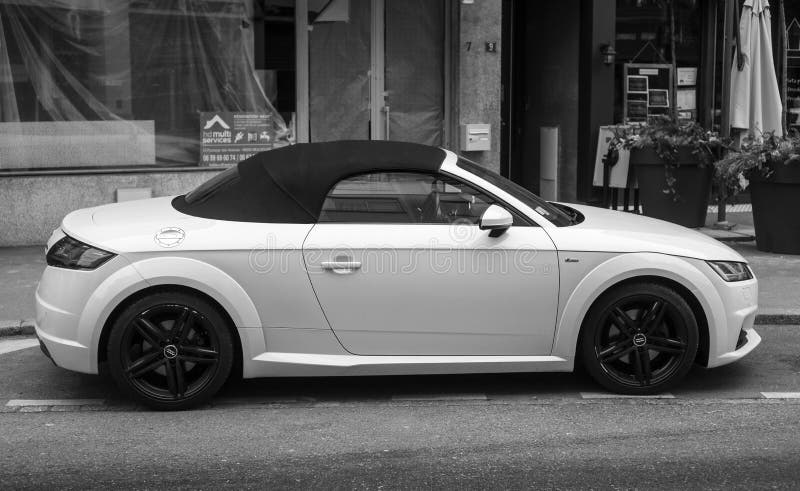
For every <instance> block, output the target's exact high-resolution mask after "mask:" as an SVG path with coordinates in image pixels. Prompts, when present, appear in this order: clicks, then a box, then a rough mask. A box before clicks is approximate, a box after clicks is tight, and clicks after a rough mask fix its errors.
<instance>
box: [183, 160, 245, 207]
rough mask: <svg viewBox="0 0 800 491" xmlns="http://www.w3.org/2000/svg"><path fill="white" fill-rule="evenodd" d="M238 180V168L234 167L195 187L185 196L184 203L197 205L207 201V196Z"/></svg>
mask: <svg viewBox="0 0 800 491" xmlns="http://www.w3.org/2000/svg"><path fill="white" fill-rule="evenodd" d="M238 178H239V166H237V165H234V166H233V167H231V168H230V169H226V170H224V171H222V172H220V173H219V174H217V175H216V176H214V177H212V178H211V179H209V180H208V181H206V182H204V183H203V184H201V185H199V186H197V187H196V188H195V189H193V190H192V191H189V193H188V194H187V195H186V198H185V199H186V202H187V203H189V204H191V203H198V202H200V201H203V200H205V199H207V198H208V197H209V196H211V195H212V194H214V192H215V191H216V190H217V189H219V188H221V187H223V186H225V185H226V184H228V183H229V182H232V181H234V180H236V179H238Z"/></svg>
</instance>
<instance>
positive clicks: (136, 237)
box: [61, 196, 215, 253]
mask: <svg viewBox="0 0 800 491" xmlns="http://www.w3.org/2000/svg"><path fill="white" fill-rule="evenodd" d="M172 199H173V197H172V196H169V197H164V198H152V199H143V200H136V201H125V202H123V203H112V204H109V205H102V206H96V207H93V208H84V209H82V210H77V211H74V212H72V213H70V214H69V215H67V216H66V217H64V220H63V221H62V223H61V229H62V230H63V231H64V233H66V234H67V235H70V236H72V237H74V238H76V239H78V240H81V241H83V242H86V243H88V244H92V245H95V246H97V247H101V248H103V249H106V250H109V251H111V252H116V253H119V252H125V251H131V250H154V249H160V248H163V247H165V246H163V245H161V244H159V243H158V242H157V239H156V236H157V234H159V233H161V232H162V231H163V235H164V239H165V240H164V241H163V242H164V243H165V244H169V245H170V246H171V247H173V246H172V245H171V244H172V243H173V242H174V241H175V240H176V234H181V233H183V234H187V235H188V232H190V231H191V232H195V233H197V232H198V231H201V230H208V229H210V228H213V227H214V225H215V220H208V219H205V218H198V217H193V216H189V215H185V214H183V213H181V212H179V211H177V210H176V209H175V208H173V207H172ZM170 240H171V241H173V242H170Z"/></svg>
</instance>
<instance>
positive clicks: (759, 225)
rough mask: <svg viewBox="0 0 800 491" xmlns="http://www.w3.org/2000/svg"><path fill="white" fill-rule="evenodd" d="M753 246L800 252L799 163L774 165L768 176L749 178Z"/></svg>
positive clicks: (762, 248) (761, 248) (790, 252)
mask: <svg viewBox="0 0 800 491" xmlns="http://www.w3.org/2000/svg"><path fill="white" fill-rule="evenodd" d="M750 197H751V199H752V202H753V225H754V227H755V230H756V248H757V249H758V250H760V251H765V252H777V253H781V254H800V165H782V164H780V165H776V166H775V167H774V172H773V173H772V175H770V177H769V178H767V179H764V178H763V177H761V176H760V175H754V176H751V178H750Z"/></svg>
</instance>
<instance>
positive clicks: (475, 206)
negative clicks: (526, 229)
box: [319, 172, 528, 225]
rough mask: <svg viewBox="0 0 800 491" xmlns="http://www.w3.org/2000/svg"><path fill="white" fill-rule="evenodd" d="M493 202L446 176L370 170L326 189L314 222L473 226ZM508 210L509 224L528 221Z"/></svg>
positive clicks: (470, 187)
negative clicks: (460, 224)
mask: <svg viewBox="0 0 800 491" xmlns="http://www.w3.org/2000/svg"><path fill="white" fill-rule="evenodd" d="M496 202H497V200H495V199H493V198H492V197H490V196H487V195H486V194H485V193H482V192H480V191H478V190H476V189H475V188H473V187H472V186H469V185H467V184H465V183H462V182H460V181H457V180H456V179H453V178H451V177H449V176H444V175H440V174H439V175H433V174H425V173H418V172H375V173H370V174H362V175H358V176H353V177H349V178H347V179H344V180H342V181H339V183H338V184H336V185H335V186H334V187H333V188H332V189H331V190H330V192H329V193H328V196H327V197H326V199H325V203H324V204H323V206H322V212H321V214H320V217H319V221H320V222H328V223H330V222H338V223H420V224H452V223H471V224H477V223H478V220H479V219H480V217H481V215H482V214H483V212H484V211H486V208H488V207H489V206H490V205H492V204H495V203H496ZM501 206H502V204H501ZM506 208H507V207H506ZM509 212H511V213H512V215H514V216H515V218H514V225H528V222H527V221H526V220H524V219H522V218H521V217H518V216H517V215H516V213H515V212H514V210H509Z"/></svg>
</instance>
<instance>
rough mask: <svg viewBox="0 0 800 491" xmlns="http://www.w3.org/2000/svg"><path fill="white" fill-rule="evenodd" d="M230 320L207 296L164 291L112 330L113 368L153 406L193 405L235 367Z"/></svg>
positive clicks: (177, 407) (130, 391)
mask: <svg viewBox="0 0 800 491" xmlns="http://www.w3.org/2000/svg"><path fill="white" fill-rule="evenodd" d="M233 350H234V347H233V340H232V337H231V332H230V329H229V328H228V325H227V322H226V320H225V318H223V316H222V315H220V313H219V312H218V311H217V309H216V308H214V306H212V305H211V304H209V302H208V301H206V300H205V299H203V298H201V297H198V296H194V295H190V294H186V293H181V292H160V293H155V294H153V295H149V296H147V297H144V298H142V299H140V300H138V301H136V302H134V303H133V304H131V305H130V306H128V307H127V308H126V309H125V310H124V311H123V312H122V313H121V314H120V315H119V316H118V317H117V319H116V321H115V322H114V325H113V326H112V328H111V333H110V336H109V342H108V364H109V371H110V373H111V375H112V377H113V378H114V380H115V382H116V383H117V385H118V386H119V387H120V388H121V389H122V390H123V391H125V392H126V393H128V394H129V395H130V396H132V397H133V398H134V399H136V400H138V401H139V402H141V403H143V404H145V405H146V406H149V407H151V408H153V409H160V410H181V409H189V408H191V407H194V406H197V405H198V404H201V403H202V402H205V401H207V400H208V399H209V398H210V397H211V396H213V395H214V394H215V393H216V392H217V391H218V390H219V389H220V388H221V387H222V385H223V384H224V383H225V381H226V380H227V378H228V376H229V375H230V372H231V367H232V365H233Z"/></svg>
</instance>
